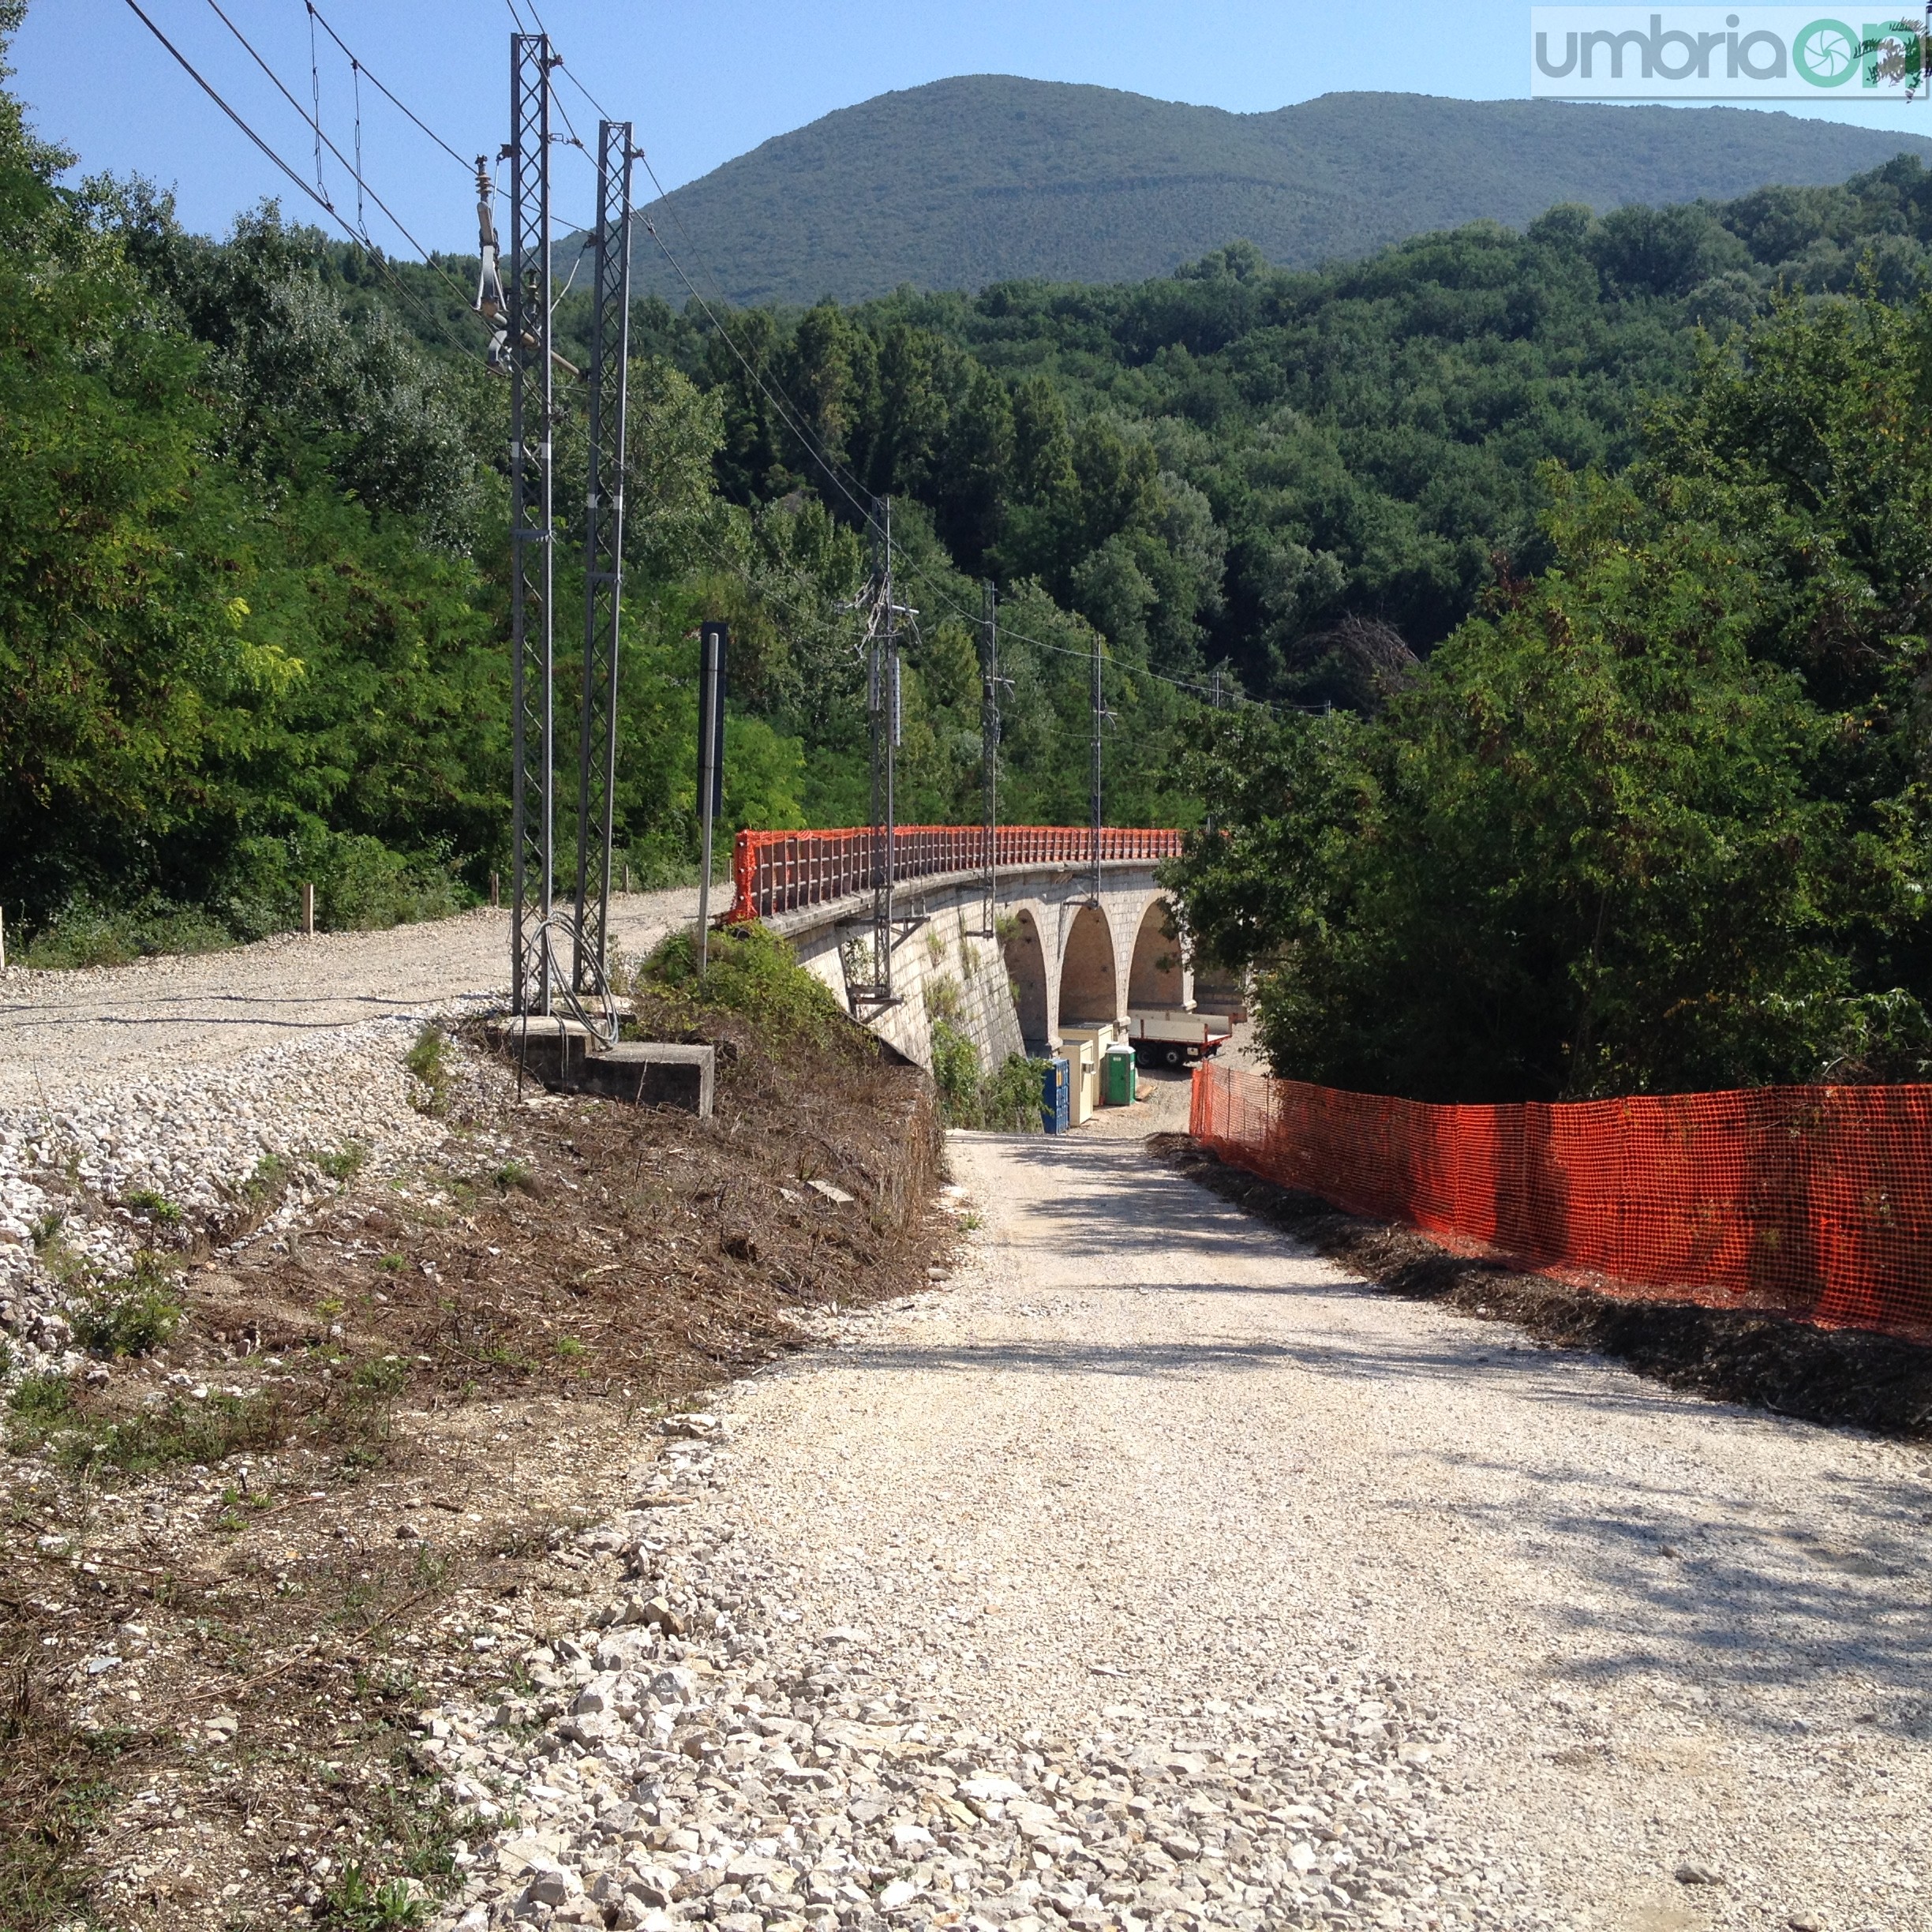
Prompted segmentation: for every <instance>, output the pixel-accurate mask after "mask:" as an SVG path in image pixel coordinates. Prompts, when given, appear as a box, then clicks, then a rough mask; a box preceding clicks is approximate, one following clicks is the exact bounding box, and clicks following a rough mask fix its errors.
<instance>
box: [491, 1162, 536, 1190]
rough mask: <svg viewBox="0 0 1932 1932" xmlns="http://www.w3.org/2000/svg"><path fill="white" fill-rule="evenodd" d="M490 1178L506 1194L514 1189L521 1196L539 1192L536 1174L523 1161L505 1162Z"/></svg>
mask: <svg viewBox="0 0 1932 1932" xmlns="http://www.w3.org/2000/svg"><path fill="white" fill-rule="evenodd" d="M490 1178H491V1180H492V1181H495V1182H496V1185H497V1188H498V1189H500V1191H501V1192H502V1193H505V1194H507V1193H509V1192H510V1190H511V1189H512V1188H515V1189H516V1191H517V1192H518V1193H519V1194H534V1193H536V1192H537V1175H536V1172H535V1170H534V1169H532V1168H530V1167H529V1166H526V1165H525V1164H524V1163H523V1162H522V1161H505V1162H504V1164H503V1165H502V1166H500V1167H499V1168H497V1169H496V1170H495V1171H494V1172H493V1173H492V1174H491V1176H490Z"/></svg>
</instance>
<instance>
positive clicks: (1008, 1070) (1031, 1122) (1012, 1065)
mask: <svg viewBox="0 0 1932 1932" xmlns="http://www.w3.org/2000/svg"><path fill="white" fill-rule="evenodd" d="M1041 1075H1042V1068H1041V1065H1040V1063H1039V1061H1037V1060H1029V1059H1028V1058H1027V1057H1026V1055H1025V1054H1008V1055H1007V1056H1006V1058H1005V1061H1003V1062H1002V1064H1001V1065H1000V1069H999V1070H998V1073H989V1074H988V1075H987V1077H986V1079H985V1080H984V1081H983V1083H982V1084H981V1085H980V1088H979V1124H980V1125H981V1126H983V1127H984V1128H986V1129H988V1130H989V1131H990V1132H991V1133H1039V1131H1040V1080H1041Z"/></svg>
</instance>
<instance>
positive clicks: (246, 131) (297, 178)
mask: <svg viewBox="0 0 1932 1932" xmlns="http://www.w3.org/2000/svg"><path fill="white" fill-rule="evenodd" d="M127 5H128V8H129V11H130V12H131V13H133V15H134V16H135V17H136V18H137V20H139V21H140V23H141V24H142V25H143V26H144V27H145V28H147V29H148V32H150V33H151V34H152V35H153V36H154V37H155V39H157V40H158V41H159V42H160V43H161V45H162V46H163V47H164V48H166V49H167V52H168V53H169V54H170V55H172V56H173V58H174V62H175V63H176V65H177V66H179V67H180V68H181V69H182V72H183V73H185V74H186V75H187V76H188V77H189V80H192V81H193V82H194V84H195V85H196V86H197V87H198V88H200V90H201V92H203V93H204V94H205V95H207V96H208V99H210V100H212V102H213V103H215V106H216V107H219V109H220V110H222V112H223V114H226V115H227V118H229V119H230V121H231V122H234V125H235V126H236V127H237V128H238V129H240V131H241V133H242V134H243V135H244V136H245V137H246V138H247V140H249V143H250V144H252V145H253V147H255V148H256V149H258V150H259V151H260V153H261V154H262V155H263V156H264V159H267V160H268V162H269V163H271V165H272V166H273V167H275V168H276V169H277V170H279V172H280V173H281V174H283V175H285V176H286V177H287V178H288V180H289V181H290V182H291V183H292V184H293V185H294V187H295V188H296V189H298V191H299V192H300V193H302V194H305V195H306V196H307V197H309V200H311V201H313V202H314V203H315V204H316V207H317V208H320V209H321V210H322V212H324V214H325V215H328V217H329V219H331V221H333V222H334V223H335V224H336V226H337V227H339V228H340V229H341V230H342V231H343V234H346V235H347V236H348V237H349V238H350V241H356V242H359V243H361V244H362V245H364V246H365V247H367V246H369V245H370V244H369V238H368V237H367V236H365V235H360V234H357V233H356V231H355V230H354V227H351V226H350V223H349V220H348V218H347V217H346V215H343V213H342V212H340V211H339V209H338V208H336V207H335V204H334V203H333V202H331V200H328V197H326V196H324V195H321V194H318V193H316V190H315V189H313V188H312V187H311V186H310V185H309V183H308V182H306V181H305V180H304V179H303V178H302V177H301V174H298V172H297V171H296V170H295V169H294V167H292V166H291V165H290V163H288V162H286V161H285V160H283V158H282V156H281V155H279V154H278V153H277V152H275V149H274V148H272V147H271V146H270V145H269V144H268V142H267V141H266V140H264V139H263V138H262V137H261V136H260V134H258V133H256V131H255V129H253V127H251V126H250V125H249V123H248V122H247V121H246V120H245V119H244V118H243V117H242V116H241V114H239V113H238V112H237V110H235V109H234V108H233V107H230V105H229V104H228V103H227V101H226V100H225V99H223V97H222V95H221V94H220V93H219V92H218V91H217V89H216V88H215V87H214V86H213V84H212V83H211V82H210V81H209V80H208V79H207V77H205V76H204V74H203V73H201V71H200V69H199V68H197V66H195V64H194V63H193V62H192V61H191V60H189V58H188V57H187V55H186V54H184V53H182V51H181V49H180V48H179V47H177V46H176V45H175V44H174V42H173V41H172V40H170V39H169V38H168V37H167V35H166V34H165V33H163V32H162V31H161V29H160V28H159V26H158V25H156V24H155V21H154V20H153V18H152V16H151V15H149V14H148V12H147V10H146V9H144V7H142V6H141V5H140V0H127ZM374 260H376V264H377V265H378V266H379V267H380V268H381V269H382V271H383V272H384V274H385V275H388V277H389V279H390V280H391V282H393V283H395V286H396V288H397V290H399V293H400V294H402V297H403V298H404V299H405V300H406V301H408V302H410V304H411V305H413V306H414V307H415V308H416V309H417V310H418V312H419V313H427V312H426V311H424V310H423V309H422V304H421V298H419V297H418V296H417V293H416V291H415V290H414V289H412V288H410V286H409V284H408V283H406V282H405V281H403V280H402V278H401V277H400V276H399V275H397V274H396V273H395V271H394V270H393V269H392V268H390V266H389V264H388V262H387V261H385V260H384V259H383V257H382V256H381V254H380V252H378V253H376V255H375V256H374ZM430 265H431V266H432V267H433V266H434V264H430ZM444 279H445V280H447V279H448V278H447V276H445V277H444ZM459 293H460V291H459ZM464 306H465V307H466V308H467V307H468V298H464ZM429 320H431V321H432V323H434V322H435V320H436V318H435V317H434V316H430V317H429Z"/></svg>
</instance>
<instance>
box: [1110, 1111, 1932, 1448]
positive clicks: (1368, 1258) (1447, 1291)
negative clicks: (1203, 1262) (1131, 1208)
mask: <svg viewBox="0 0 1932 1932" xmlns="http://www.w3.org/2000/svg"><path fill="white" fill-rule="evenodd" d="M1148 1148H1149V1151H1151V1153H1152V1154H1153V1155H1154V1156H1155V1159H1159V1160H1161V1161H1163V1162H1165V1163H1166V1164H1167V1165H1168V1166H1171V1167H1174V1168H1175V1169H1177V1170H1178V1171H1180V1172H1181V1173H1182V1174H1186V1175H1187V1176H1188V1177H1189V1178H1190V1179H1191V1180H1194V1181H1199V1182H1200V1184H1201V1185H1203V1186H1204V1187H1206V1188H1208V1189H1211V1190H1212V1191H1213V1192H1214V1193H1216V1194H1219V1196H1221V1197H1222V1199H1223V1200H1230V1201H1233V1202H1234V1203H1236V1204H1237V1205H1239V1206H1241V1207H1245V1208H1246V1209H1247V1210H1248V1211H1249V1213H1251V1214H1254V1215H1259V1216H1260V1218H1261V1219H1264V1220H1265V1221H1268V1222H1271V1223H1272V1224H1273V1225H1274V1226H1276V1227H1279V1228H1281V1229H1282V1230H1285V1231H1286V1233H1288V1234H1293V1235H1294V1237H1296V1238H1297V1240H1299V1241H1305V1242H1306V1243H1307V1244H1308V1245H1309V1246H1310V1247H1311V1248H1312V1249H1315V1250H1316V1252H1318V1253H1320V1254H1324V1255H1326V1256H1327V1257H1328V1258H1329V1259H1330V1260H1333V1261H1337V1262H1339V1263H1340V1264H1342V1266H1343V1267H1347V1268H1349V1269H1350V1270H1352V1271H1354V1272H1355V1273H1357V1274H1360V1275H1364V1276H1365V1277H1366V1278H1367V1279H1368V1280H1370V1281H1372V1282H1378V1283H1379V1284H1380V1286H1383V1287H1384V1288H1387V1290H1390V1292H1391V1293H1392V1294H1399V1295H1405V1296H1408V1297H1411V1298H1412V1299H1413V1300H1417V1301H1441V1302H1444V1303H1447V1305H1449V1306H1450V1307H1451V1308H1454V1309H1458V1310H1459V1311H1460V1312H1462V1313H1463V1314H1466V1315H1474V1316H1484V1317H1487V1318H1488V1319H1492V1320H1497V1321H1507V1322H1513V1323H1515V1324H1517V1325H1518V1327H1522V1328H1526V1329H1527V1330H1528V1331H1529V1332H1530V1333H1531V1334H1532V1335H1535V1336H1536V1337H1537V1339H1539V1340H1541V1341H1544V1342H1555V1343H1557V1344H1559V1346H1564V1347H1569V1348H1579V1349H1589V1350H1593V1351H1594V1352H1595V1353H1596V1354H1600V1355H1607V1356H1608V1357H1611V1358H1612V1360H1614V1361H1622V1362H1626V1363H1627V1364H1628V1365H1630V1366H1631V1368H1634V1369H1635V1370H1636V1371H1637V1372H1638V1374H1640V1375H1646V1376H1653V1377H1654V1378H1655V1379H1656V1380H1658V1381H1660V1382H1663V1383H1668V1385H1669V1386H1670V1387H1672V1388H1679V1389H1689V1390H1694V1391H1696V1392H1697V1393H1698V1394H1699V1395H1708V1396H1709V1397H1711V1398H1713V1400H1716V1401H1720V1402H1749V1403H1753V1404H1755V1405H1756V1406H1759V1407H1762V1408H1765V1409H1769V1410H1772V1411H1773V1412H1774V1413H1777V1414H1779V1415H1788V1416H1793V1417H1797V1418H1798V1419H1799V1420H1800V1421H1808V1422H1830V1423H1848V1424H1850V1425H1852V1426H1854V1427H1855V1428H1866V1429H1870V1430H1872V1431H1873V1432H1875V1433H1877V1434H1879V1435H1884V1436H1902V1437H1906V1438H1924V1437H1927V1436H1932V1348H1927V1347H1926V1346H1923V1345H1921V1344H1919V1343H1916V1342H1907V1341H1902V1340H1899V1339H1895V1338H1893V1337H1891V1336H1889V1335H1866V1334H1862V1333H1860V1332H1859V1331H1855V1330H1852V1329H1842V1328H1840V1329H1833V1328H1818V1327H1812V1326H1811V1325H1810V1324H1808V1323H1806V1322H1801V1321H1794V1320H1788V1319H1787V1318H1784V1317H1781V1316H1775V1315H1766V1314H1762V1313H1758V1312H1747V1311H1743V1310H1735V1309H1711V1308H1704V1307H1700V1306H1699V1305H1697V1304H1696V1303H1694V1302H1687V1301H1629V1300H1624V1299H1623V1298H1621V1297H1616V1296H1612V1295H1605V1294H1590V1293H1589V1292H1588V1291H1586V1290H1581V1289H1575V1288H1571V1287H1569V1286H1566V1285H1565V1284H1564V1283H1563V1282H1557V1281H1553V1280H1552V1279H1550V1278H1549V1277H1548V1275H1528V1274H1522V1273H1519V1272H1518V1271H1515V1270H1513V1269H1511V1268H1510V1267H1507V1265H1506V1264H1503V1263H1502V1262H1499V1261H1490V1260H1480V1259H1477V1260H1472V1259H1470V1257H1468V1256H1463V1255H1458V1254H1452V1253H1451V1252H1449V1251H1448V1250H1447V1249H1444V1248H1442V1247H1440V1246H1438V1245H1436V1243H1435V1242H1433V1241H1430V1240H1429V1239H1428V1237H1426V1236H1425V1235H1421V1234H1416V1233H1414V1232H1413V1231H1412V1230H1409V1229H1406V1228H1402V1227H1398V1226H1393V1225H1391V1223H1389V1222H1384V1221H1369V1220H1365V1219H1362V1218H1361V1217H1360V1216H1357V1215H1348V1214H1343V1213H1341V1212H1340V1211H1339V1210H1337V1209H1335V1208H1334V1207H1331V1206H1330V1205H1329V1204H1327V1202H1326V1201H1324V1200H1320V1199H1319V1198H1318V1197H1316V1196H1314V1195H1312V1194H1304V1193H1297V1192H1295V1191H1294V1190H1293V1189H1287V1188H1283V1187H1280V1186H1278V1185H1276V1184H1275V1182H1274V1181H1264V1180H1263V1179H1261V1178H1260V1177H1259V1176H1258V1175H1255V1174H1249V1172H1247V1171H1246V1170H1245V1169H1243V1168H1240V1167H1236V1166H1231V1165H1230V1164H1229V1163H1226V1162H1225V1161H1222V1160H1221V1159H1219V1158H1218V1157H1217V1156H1215V1155H1213V1154H1211V1153H1210V1152H1208V1151H1207V1150H1206V1149H1205V1148H1203V1147H1201V1146H1200V1144H1198V1143H1197V1142H1196V1140H1193V1138H1192V1137H1191V1136H1189V1135H1186V1134H1159V1135H1156V1136H1153V1137H1152V1138H1151V1140H1149V1142H1148Z"/></svg>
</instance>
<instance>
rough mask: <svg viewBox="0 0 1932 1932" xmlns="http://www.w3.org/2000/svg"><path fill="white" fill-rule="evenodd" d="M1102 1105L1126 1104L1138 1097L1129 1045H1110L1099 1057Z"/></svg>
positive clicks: (1135, 1071) (1137, 1084)
mask: <svg viewBox="0 0 1932 1932" xmlns="http://www.w3.org/2000/svg"><path fill="white" fill-rule="evenodd" d="M1100 1091H1101V1094H1102V1096H1103V1102H1102V1103H1103V1105H1104V1106H1129V1105H1131V1104H1132V1103H1133V1102H1134V1101H1136V1100H1137V1099H1139V1098H1140V1078H1139V1073H1138V1069H1136V1067H1135V1065H1134V1051H1133V1048H1132V1047H1126V1046H1121V1047H1109V1048H1108V1049H1107V1050H1106V1053H1104V1054H1103V1055H1102V1056H1101V1059H1100Z"/></svg>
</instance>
